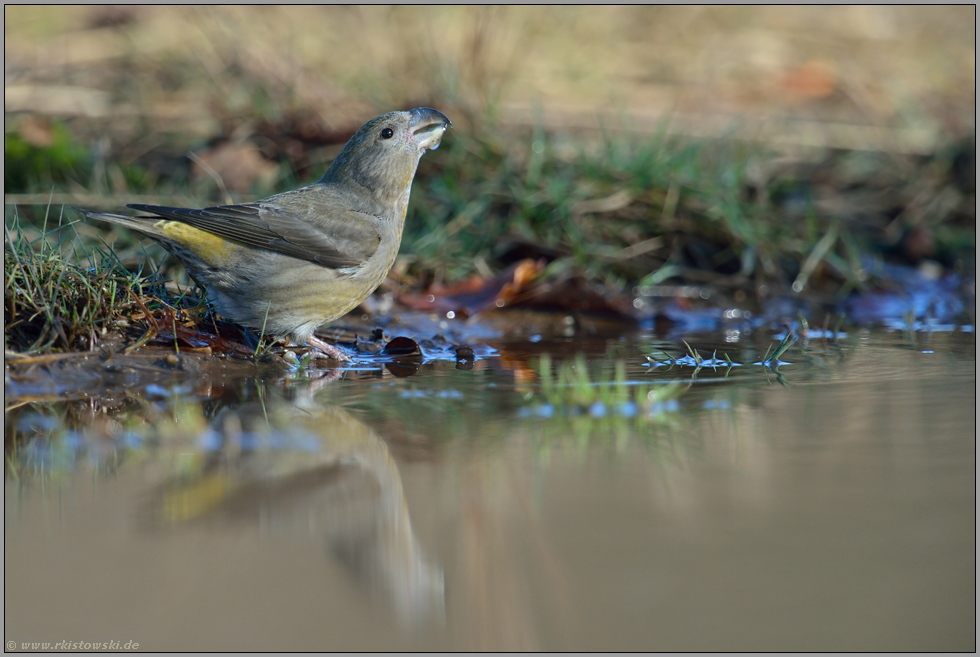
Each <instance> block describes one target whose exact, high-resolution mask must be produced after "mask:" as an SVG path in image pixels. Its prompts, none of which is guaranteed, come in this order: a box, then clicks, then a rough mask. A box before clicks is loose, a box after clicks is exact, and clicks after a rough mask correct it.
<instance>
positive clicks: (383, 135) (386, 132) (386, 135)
mask: <svg viewBox="0 0 980 657" xmlns="http://www.w3.org/2000/svg"><path fill="white" fill-rule="evenodd" d="M394 134H395V131H394V130H392V129H391V128H385V129H384V130H382V131H381V138H382V139H391V136H392V135H394Z"/></svg>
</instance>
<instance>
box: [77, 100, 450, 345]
mask: <svg viewBox="0 0 980 657" xmlns="http://www.w3.org/2000/svg"><path fill="white" fill-rule="evenodd" d="M451 127H452V123H451V122H450V121H449V118H448V117H447V116H446V115H445V114H443V113H442V112H439V111H437V110H434V109H432V108H430V107H417V108H415V109H412V110H408V111H407V112H389V113H388V114H384V115H382V116H379V117H377V118H375V119H372V120H371V121H368V122H367V123H366V124H364V126H363V127H361V129H360V130H358V131H357V132H356V133H355V134H354V136H353V137H351V138H350V141H348V142H347V144H346V145H345V146H344V149H343V150H342V151H341V152H340V155H338V156H337V159H335V160H334V161H333V163H332V164H331V165H330V168H328V169H327V172H326V173H325V174H324V175H323V178H321V179H320V180H318V181H317V182H315V183H313V184H312V185H307V186H306V187H302V188H300V189H297V190H294V191H291V192H284V193H282V194H276V195H275V196H270V197H268V198H264V199H262V200H259V201H253V202H251V203H240V204H237V205H221V206H217V207H210V208H204V209H202V210H194V209H185V208H167V207H158V206H154V205H129V206H127V207H130V208H133V209H135V210H139V211H141V212H146V213H149V214H147V215H141V216H136V217H127V216H124V215H118V214H108V213H104V212H93V211H91V210H84V209H81V208H78V209H79V211H80V212H82V213H84V214H85V215H86V216H87V217H89V218H91V219H99V220H102V221H108V222H111V223H115V224H120V225H122V226H125V227H127V228H132V229H133V230H136V231H139V232H141V233H143V234H144V235H147V236H149V237H152V238H153V239H155V240H156V241H157V242H160V244H162V245H163V246H164V248H166V249H167V250H168V251H169V252H170V253H172V254H173V255H175V256H176V257H177V259H178V260H180V261H181V262H182V263H183V264H184V266H185V267H186V268H187V270H188V271H189V272H190V274H191V275H192V276H193V277H194V278H195V279H197V280H198V281H199V282H200V283H201V284H203V285H204V287H205V288H206V289H207V291H208V295H209V297H210V299H211V300H212V302H213V303H214V305H215V307H216V308H217V310H218V312H219V313H221V314H222V315H223V316H224V317H227V318H228V319H230V320H232V321H234V322H237V323H239V324H242V325H243V326H247V327H249V328H251V329H255V330H262V328H263V327H265V330H266V331H268V332H271V333H274V334H277V335H288V336H289V337H290V338H291V339H292V340H293V342H295V343H297V344H304V343H306V344H309V345H310V346H312V347H314V348H316V349H317V350H319V351H321V352H322V353H323V354H325V355H327V356H330V357H332V358H337V359H339V360H349V359H348V358H347V356H346V355H345V354H344V353H343V352H342V351H340V350H339V349H338V348H337V347H335V346H333V345H331V344H328V343H326V342H324V341H322V340H320V339H319V338H317V337H316V336H314V335H313V331H314V329H316V328H317V327H318V326H320V325H321V324H325V323H327V322H330V321H333V320H335V319H337V318H338V317H341V316H343V315H344V314H346V313H347V312H349V311H351V310H352V309H353V308H354V307H356V306H357V305H358V304H359V303H361V302H362V301H364V299H366V298H367V297H368V295H370V294H371V293H372V292H374V290H375V289H377V287H378V285H380V284H381V282H382V281H383V280H384V278H385V276H387V274H388V270H390V269H391V266H392V265H393V264H394V262H395V256H396V255H397V254H398V247H399V244H400V243H401V238H402V229H403V228H404V226H405V212H406V210H407V209H408V197H409V194H410V193H411V191H412V179H413V178H414V177H415V171H416V168H417V167H418V163H419V159H420V158H421V157H422V154H423V153H424V152H425V151H426V149H433V150H435V149H436V148H438V146H439V142H440V140H441V139H442V135H443V133H445V131H446V130H447V129H448V128H451Z"/></svg>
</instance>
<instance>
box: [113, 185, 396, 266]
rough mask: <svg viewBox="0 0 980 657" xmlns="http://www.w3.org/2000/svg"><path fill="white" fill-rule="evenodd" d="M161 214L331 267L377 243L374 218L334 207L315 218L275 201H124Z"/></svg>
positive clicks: (352, 260)
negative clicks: (198, 204)
mask: <svg viewBox="0 0 980 657" xmlns="http://www.w3.org/2000/svg"><path fill="white" fill-rule="evenodd" d="M128 207H131V208H133V209H134V210H140V211H141V212H151V213H153V214H154V215H157V216H159V217H161V218H164V219H171V220H174V221H180V222H183V223H185V224H188V225H191V226H194V227H195V228H200V229H201V230H206V231H208V232H209V233H214V234H215V235H220V236H221V237H225V238H227V239H229V240H233V241H235V242H239V243H241V244H245V245H247V246H254V247H258V248H262V249H269V250H270V251H277V252H279V253H283V254H285V255H288V256H292V257H294V258H300V259H302V260H309V261H310V262H315V263H317V264H320V265H323V266H325V267H332V268H335V269H339V268H343V267H355V266H357V265H360V264H361V263H363V262H364V261H366V260H367V259H368V258H370V257H371V256H372V255H373V254H374V252H375V251H376V250H377V248H378V245H379V244H380V242H381V234H380V232H379V230H378V219H377V217H374V216H372V215H368V214H364V213H362V212H356V211H354V210H336V211H332V212H330V213H329V214H328V215H326V216H325V215H322V214H321V215H320V216H317V217H316V222H317V223H316V224H313V223H311V222H310V220H309V216H308V214H307V213H306V212H304V213H297V212H290V211H287V210H283V209H282V208H279V207H277V206H276V205H273V204H269V203H263V202H261V201H258V202H255V203H241V204H238V205H219V206H215V207H210V208H204V209H201V210H193V209H188V208H168V207H161V206H156V205H135V204H134V205H130V206H128Z"/></svg>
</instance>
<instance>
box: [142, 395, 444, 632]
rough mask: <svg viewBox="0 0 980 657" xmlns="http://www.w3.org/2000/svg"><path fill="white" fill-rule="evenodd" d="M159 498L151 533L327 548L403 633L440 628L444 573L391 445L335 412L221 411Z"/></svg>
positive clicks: (290, 406)
mask: <svg viewBox="0 0 980 657" xmlns="http://www.w3.org/2000/svg"><path fill="white" fill-rule="evenodd" d="M187 447H188V446H187V445H186V444H185V445H183V446H181V448H179V451H178V453H177V454H176V455H175V459H174V470H173V471H174V475H173V476H172V477H171V478H170V480H169V481H168V483H167V484H165V486H164V487H163V488H162V489H161V490H160V491H159V492H158V494H156V495H154V497H153V499H152V500H151V506H150V507H149V512H148V514H147V517H148V518H151V519H152V523H153V524H154V525H155V526H161V525H162V526H167V527H174V526H185V525H188V524H197V523H209V524H219V525H220V524H223V523H232V524H236V525H237V524H241V523H249V524H255V525H258V526H259V528H260V530H261V531H262V532H263V533H265V532H270V533H283V532H286V533H293V534H295V533H297V532H301V533H306V534H308V535H309V537H310V538H311V539H312V540H314V541H324V542H325V545H326V547H327V549H328V551H329V552H330V553H331V554H332V555H333V556H334V557H335V558H336V559H337V560H338V562H339V563H340V564H341V565H342V566H343V568H344V569H345V570H346V571H348V572H349V573H350V574H351V575H352V576H354V577H355V579H356V580H357V581H358V582H360V583H361V584H362V585H364V586H365V587H367V588H369V589H372V590H376V591H383V593H384V595H385V597H387V598H389V599H390V601H391V603H392V605H393V607H394V610H395V613H396V615H397V617H398V618H399V620H400V621H401V622H402V623H403V624H405V625H418V624H423V623H437V624H442V623H443V622H444V620H445V599H444V597H445V588H444V581H443V574H442V569H441V568H440V567H439V566H438V565H437V564H435V563H433V562H431V561H430V560H428V559H427V558H426V556H425V555H424V554H423V551H422V549H421V546H420V545H419V542H418V539H417V538H416V536H415V534H414V532H413V530H412V523H411V519H410V518H409V513H408V506H407V504H406V501H405V495H404V491H403V488H402V480H401V476H400V475H399V472H398V468H397V466H396V464H395V461H394V460H393V458H392V457H391V454H390V453H389V451H388V447H387V445H386V444H385V442H384V441H383V440H382V439H381V437H380V436H378V435H377V434H376V433H375V432H374V431H372V430H371V429H370V428H369V427H368V426H367V425H365V424H364V423H363V422H360V421H358V420H357V419H355V418H354V417H352V416H351V415H350V414H349V413H347V412H345V411H343V410H341V409H339V408H335V407H330V406H324V405H322V404H316V403H314V402H313V401H312V400H311V399H310V397H309V396H307V397H306V398H305V399H303V400H300V401H298V402H286V401H282V400H277V401H275V402H272V403H270V402H269V401H265V402H264V403H263V402H250V403H247V404H244V405H241V406H237V407H227V408H224V409H222V410H221V412H220V413H219V414H218V415H217V416H216V418H215V419H214V421H213V422H212V423H211V426H210V428H208V429H207V430H205V431H204V432H203V433H202V435H201V436H200V437H199V438H198V439H197V445H196V446H191V450H190V451H189V452H188V451H186V448H187Z"/></svg>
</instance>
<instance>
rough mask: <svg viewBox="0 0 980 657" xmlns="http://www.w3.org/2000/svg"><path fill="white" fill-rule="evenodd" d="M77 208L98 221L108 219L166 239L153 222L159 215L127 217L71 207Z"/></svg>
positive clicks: (155, 221) (113, 222) (157, 219)
mask: <svg viewBox="0 0 980 657" xmlns="http://www.w3.org/2000/svg"><path fill="white" fill-rule="evenodd" d="M72 209H74V210H78V211H79V212H81V213H82V214H84V215H85V216H86V217H88V218H89V219H97V220H99V221H108V222H109V223H111V224H119V225H120V226H125V227H126V228H131V229H132V230H135V231H138V232H140V233H143V234H144V235H148V236H149V237H154V238H157V239H166V236H165V235H164V234H163V233H162V232H161V231H160V229H159V228H157V227H156V226H155V224H156V223H157V222H158V221H160V217H127V216H125V215H121V214H110V213H108V212H95V211H94V210H86V209H85V208H72Z"/></svg>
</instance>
